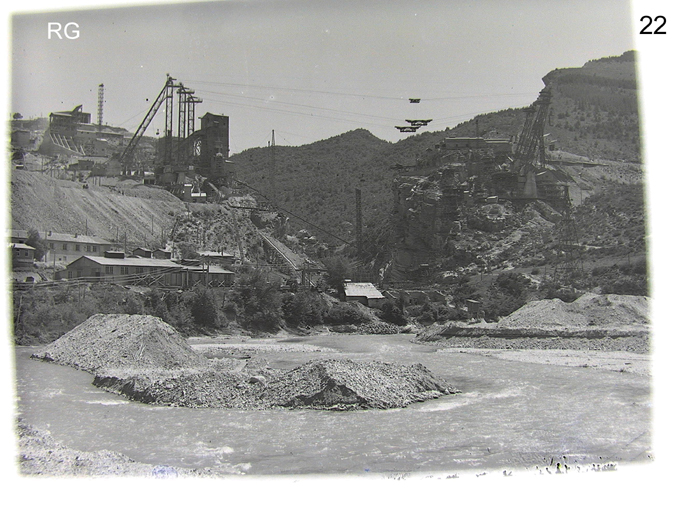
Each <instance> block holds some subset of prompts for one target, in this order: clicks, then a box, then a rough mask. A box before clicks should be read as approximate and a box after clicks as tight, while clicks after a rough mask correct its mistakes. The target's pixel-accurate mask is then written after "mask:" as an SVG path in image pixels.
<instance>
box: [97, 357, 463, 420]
mask: <svg viewBox="0 0 683 512" xmlns="http://www.w3.org/2000/svg"><path fill="white" fill-rule="evenodd" d="M94 384H95V385H96V386H99V387H101V388H104V389H106V390H108V391H111V392H115V393H119V394H122V395H124V396H127V397H128V398H130V399H132V400H136V401H139V402H143V403H148V404H156V405H171V406H177V407H217V408H226V409H271V408H277V407H287V408H293V409H299V408H311V409H328V410H348V409H389V408H397V407H405V406H407V405H409V404H411V403H413V402H421V401H424V400H428V399H432V398H438V397H440V396H442V395H445V394H451V393H454V391H453V390H450V389H449V388H448V385H447V384H446V383H445V382H443V381H441V380H439V379H437V378H435V377H434V376H433V375H432V374H431V373H430V371H429V370H428V369H427V368H425V367H424V366H422V365H421V364H415V365H411V366H403V365H398V364H391V363H382V362H376V361H373V362H355V361H351V360H347V359H345V360H335V359H329V360H322V361H312V362H309V363H306V364H304V365H302V366H298V367H297V368H294V369H293V370H290V371H284V370H273V369H271V368H263V369H261V370H260V371H258V372H256V373H254V372H253V371H245V372H239V373H237V372H233V373H230V372H225V371H217V370H215V369H211V368H200V369H188V368H186V369H183V370H151V369H146V370H135V371H134V370H126V369H120V368H119V369H112V370H109V371H103V372H100V373H99V374H98V375H97V376H96V377H95V381H94Z"/></svg>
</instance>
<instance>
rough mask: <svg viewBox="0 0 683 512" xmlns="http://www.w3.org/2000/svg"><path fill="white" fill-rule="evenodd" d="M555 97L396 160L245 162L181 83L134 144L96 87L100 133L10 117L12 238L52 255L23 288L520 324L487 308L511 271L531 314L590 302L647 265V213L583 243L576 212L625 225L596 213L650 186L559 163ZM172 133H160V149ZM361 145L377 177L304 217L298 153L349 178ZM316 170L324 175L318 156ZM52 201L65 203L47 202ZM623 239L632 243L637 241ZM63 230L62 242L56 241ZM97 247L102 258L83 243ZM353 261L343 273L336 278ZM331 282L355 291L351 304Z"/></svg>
mask: <svg viewBox="0 0 683 512" xmlns="http://www.w3.org/2000/svg"><path fill="white" fill-rule="evenodd" d="M620 65H621V63H620ZM625 65H630V63H629V62H626V63H625ZM568 71H572V70H568ZM544 85H545V86H544V88H543V89H542V90H541V91H540V93H539V94H538V97H537V99H536V101H534V102H533V103H532V104H531V105H529V106H528V107H526V108H524V109H521V110H519V111H511V112H510V113H506V112H503V113H502V114H501V115H500V116H498V118H497V117H495V116H496V114H493V115H492V116H488V117H487V116H477V117H476V118H474V119H473V120H471V121H468V122H467V123H463V124H462V125H461V126H459V127H457V129H454V130H447V131H444V132H434V133H429V132H425V133H421V134H419V135H408V136H407V138H406V139H404V140H403V141H401V142H399V143H397V144H396V147H397V149H398V147H399V146H400V145H406V146H407V145H408V144H409V143H411V144H413V145H415V144H416V143H417V142H418V141H419V142H420V145H419V146H418V148H419V149H420V151H419V152H417V153H413V154H414V155H415V156H414V157H412V158H401V159H399V158H396V160H397V163H394V164H390V163H389V162H390V161H391V159H392V158H393V157H391V156H389V155H390V154H389V153H388V152H387V150H386V146H384V145H383V144H386V143H382V144H380V143H381V141H379V140H377V142H376V141H375V139H373V138H372V136H371V135H369V134H367V135H366V134H365V133H362V132H357V131H354V132H349V133H348V134H343V135H341V136H339V137H336V138H335V140H334V143H335V144H336V145H339V144H340V143H341V144H348V146H340V150H339V152H337V150H335V151H334V152H330V151H329V150H328V149H327V147H332V146H331V145H332V142H333V141H332V140H330V141H320V142H318V143H314V144H312V145H309V146H304V147H302V148H300V149H299V148H286V147H281V146H276V144H275V131H274V130H273V132H272V138H271V140H270V141H269V143H268V147H265V148H253V149H250V150H247V151H245V152H243V153H240V154H237V155H231V152H230V137H231V134H230V118H229V116H227V115H224V114H214V113H211V112H205V113H204V114H203V115H201V116H200V117H199V121H198V122H197V118H198V116H197V109H198V108H199V106H200V105H201V104H202V99H201V98H199V97H198V96H197V95H196V93H195V90H194V89H192V88H189V87H187V86H185V85H184V84H183V82H181V81H179V80H177V79H175V78H173V77H171V76H170V75H167V76H166V78H165V81H164V82H163V86H162V88H161V90H160V91H159V92H158V94H157V96H156V98H155V100H154V101H153V102H151V106H150V107H149V108H148V110H147V111H146V113H145V115H144V117H143V119H142V121H141V122H140V124H139V125H138V127H137V129H136V130H135V131H134V132H132V133H131V132H129V131H127V130H124V129H122V128H116V127H112V126H109V125H107V124H106V123H105V121H104V84H100V85H99V87H98V89H97V91H98V97H97V99H98V103H97V104H98V108H97V120H96V122H92V119H91V117H92V116H91V114H89V113H87V112H85V111H84V110H83V107H82V105H79V106H77V107H75V108H74V109H73V110H71V111H59V112H52V113H51V114H50V116H49V120H48V122H47V123H45V122H42V121H41V120H23V119H19V118H15V119H14V120H13V121H12V128H13V137H12V140H13V164H14V165H13V167H14V178H13V182H12V185H13V195H12V197H13V210H14V212H15V216H14V219H13V230H14V231H17V233H16V235H17V236H14V235H13V236H12V237H11V239H12V242H14V243H16V244H24V243H25V242H26V239H27V237H28V230H30V229H36V230H37V231H38V234H39V235H41V236H42V239H43V241H45V242H46V243H47V244H48V245H49V247H48V248H47V251H46V256H43V257H42V262H40V264H39V265H38V266H39V269H38V270H39V271H36V268H24V269H21V270H23V273H21V274H18V279H19V281H20V284H25V283H37V284H40V283H43V284H45V285H48V284H50V282H54V281H61V282H64V281H71V282H76V281H79V280H83V281H84V282H110V283H117V284H121V285H126V286H131V285H132V286H150V285H154V286H160V287H162V288H164V287H165V288H174V287H175V288H177V287H180V288H183V289H185V288H192V287H194V286H195V285H196V284H205V285H209V286H213V285H215V286H218V287H226V286H227V287H229V286H232V283H234V282H235V281H236V280H238V279H239V276H240V274H242V273H244V272H245V271H246V270H248V269H253V268H258V269H260V271H261V272H266V273H267V275H268V280H269V281H272V282H276V283H278V285H279V286H280V287H281V288H282V289H283V290H296V289H299V288H301V289H310V288H313V289H317V290H319V291H323V290H325V289H326V288H327V289H328V290H329V289H334V288H335V287H336V288H337V290H338V295H339V298H348V297H355V299H354V300H360V301H361V302H363V303H364V304H366V305H368V304H374V308H375V309H376V310H381V308H382V302H383V301H384V302H389V303H391V304H401V305H402V306H401V308H402V309H403V311H407V310H406V309H405V308H406V307H407V308H409V309H410V312H409V313H408V316H409V317H411V318H415V317H416V316H417V317H419V318H421V319H422V320H421V321H427V322H429V321H433V320H436V319H437V318H438V319H446V318H448V319H454V318H456V319H463V318H470V319H478V318H484V317H485V316H488V318H489V319H490V320H494V319H495V318H497V317H498V316H500V315H501V314H507V313H509V312H510V311H508V310H507V308H504V309H503V310H499V309H498V308H497V307H492V306H491V305H488V306H487V301H488V299H487V297H489V296H490V294H491V292H490V290H491V289H495V287H496V282H497V280H498V279H499V278H505V277H506V276H505V275H506V273H509V272H516V273H518V274H521V275H522V276H523V277H520V278H519V279H521V280H522V281H524V282H525V283H526V284H525V286H526V287H527V288H529V290H531V291H530V295H528V296H526V298H525V299H524V300H530V299H533V298H545V297H544V294H546V293H549V292H548V290H547V289H550V288H552V289H565V290H571V289H575V290H585V291H588V290H591V289H593V288H595V287H596V283H597V281H596V279H593V277H594V276H593V274H594V273H595V272H597V271H595V270H594V269H595V268H596V267H597V268H598V270H599V269H600V268H602V267H601V265H604V264H607V263H609V264H610V265H613V264H615V263H616V264H619V265H628V268H629V269H630V267H631V259H632V255H633V260H634V264H636V263H637V264H640V260H641V259H642V257H643V254H644V253H643V251H644V242H643V236H642V234H641V232H640V231H639V230H640V229H643V228H642V227H641V224H642V220H643V219H642V209H641V210H638V209H637V210H634V212H633V214H634V215H636V216H638V215H640V217H638V219H639V220H638V219H635V217H634V220H636V222H635V224H634V223H633V222H631V221H628V220H626V218H624V221H623V222H622V220H619V222H620V223H622V224H624V227H621V228H619V229H612V228H611V227H610V228H607V227H606V228H605V229H608V231H609V233H605V232H601V233H598V232H597V231H596V230H595V229H594V228H591V229H592V232H591V233H588V232H587V231H584V232H583V233H581V232H580V230H579V229H578V228H577V225H578V223H577V219H576V216H577V212H578V213H580V214H581V215H583V216H584V222H583V224H584V226H586V225H588V224H590V223H588V224H587V223H586V221H585V216H586V215H593V216H595V215H596V214H598V213H599V214H600V215H605V214H606V215H607V217H606V218H605V219H604V220H607V221H608V222H609V223H614V222H615V221H616V220H618V218H617V217H614V216H613V215H612V216H610V214H609V213H608V212H607V213H601V212H602V210H603V209H604V208H603V205H601V204H599V203H595V204H593V203H591V201H592V199H591V196H594V195H596V196H597V195H599V194H600V193H602V192H601V191H602V190H606V189H609V188H610V187H612V186H613V185H612V184H623V186H626V187H631V186H632V185H633V186H637V183H640V182H641V176H642V174H641V170H640V167H639V166H638V165H636V164H628V163H622V162H616V161H608V160H599V159H591V158H587V157H585V156H581V155H578V154H575V153H571V152H569V151H566V150H563V149H562V146H563V144H568V143H567V142H566V138H563V140H565V142H564V143H563V142H560V141H558V140H556V139H555V138H553V136H552V135H551V134H552V133H560V134H561V133H562V131H561V129H560V126H562V125H561V124H560V123H558V119H563V118H566V116H567V115H568V114H564V113H560V114H558V113H557V109H558V108H559V106H561V105H564V103H563V102H566V97H565V96H566V92H564V90H563V89H562V84H561V81H559V82H558V74H557V73H555V72H553V73H551V74H549V75H548V76H546V77H544ZM563 94H564V96H563ZM410 103H412V104H418V103H419V99H417V98H412V99H411V100H410ZM565 108H567V107H565ZM501 116H502V117H501ZM504 116H507V118H506V117H504ZM155 119H156V123H155V124H153V121H154V120H155ZM431 121H432V120H431V119H406V123H408V125H406V126H397V127H396V128H397V129H399V131H401V132H408V133H412V134H415V133H416V132H418V131H419V130H421V129H423V128H425V127H426V126H427V125H428V124H429V123H430V122H431ZM159 122H162V123H163V128H157V129H156V133H155V134H153V135H150V134H149V133H148V130H149V129H150V127H151V126H159ZM565 125H566V123H565ZM368 135H369V136H368ZM345 139H348V140H349V142H348V143H346V142H344V140H345ZM429 141H434V142H432V143H428V142H429ZM362 144H367V145H368V147H374V146H373V145H375V146H376V147H377V148H378V149H377V153H375V154H373V153H369V155H370V157H369V158H368V160H367V164H366V166H367V169H368V170H366V171H364V172H366V173H367V174H370V169H373V176H372V177H370V179H365V178H363V174H362V173H361V174H360V179H354V178H351V179H349V177H344V176H342V174H341V171H339V172H337V174H336V176H338V177H339V178H340V180H343V181H341V182H340V184H339V187H338V188H337V189H335V190H332V189H334V188H335V186H334V182H333V181H330V180H327V181H326V182H325V183H322V182H321V183H319V189H320V190H319V191H316V190H314V191H313V197H314V201H315V203H314V204H313V205H312V206H313V208H311V207H310V206H309V207H307V208H301V207H300V206H299V205H298V204H295V203H293V202H292V201H291V200H289V201H288V197H291V196H288V195H287V194H283V193H282V192H281V190H279V189H283V188H285V187H283V186H280V184H281V183H283V180H285V179H286V178H287V176H288V175H289V174H290V173H291V172H292V164H289V163H288V161H289V160H288V158H289V159H290V160H291V158H290V157H288V156H287V155H291V154H293V153H294V152H295V151H298V154H301V155H304V154H307V153H309V152H311V151H312V150H313V149H314V147H317V146H320V149H316V150H315V152H313V153H311V154H312V155H314V156H313V157H312V158H320V156H318V155H325V154H326V153H330V154H331V155H332V157H331V158H332V160H331V164H330V163H323V166H327V167H328V170H329V165H337V166H339V168H340V169H344V167H345V166H346V165H347V164H345V163H344V162H343V161H342V159H343V158H344V155H345V154H347V153H349V152H350V151H351V152H352V151H354V150H356V149H357V148H358V149H359V150H360V145H362ZM347 147H348V149H347ZM323 148H325V149H323ZM404 153H405V152H404ZM374 155H376V156H374ZM380 155H384V156H381V158H380ZM297 158H300V157H297ZM376 162H377V163H376ZM297 165H302V166H303V164H297ZM376 166H380V167H379V168H378V170H377V172H375V171H374V168H375V167H376ZM311 167H312V168H314V169H316V168H317V172H320V173H323V172H324V171H323V169H321V161H320V160H318V161H317V167H316V165H313V166H311ZM357 167H358V166H357ZM361 171H362V167H361ZM354 172H356V171H354ZM356 175H358V174H356ZM320 176H321V177H322V176H323V174H321V175H320ZM289 179H290V181H292V183H293V184H294V186H295V188H297V187H298V188H300V189H301V192H302V194H301V195H302V196H303V195H304V193H308V192H307V190H306V188H307V187H310V186H311V185H310V183H303V182H300V181H297V180H298V179H299V178H297V176H295V175H293V176H291V177H290V178H289ZM271 182H272V183H271ZM274 184H275V185H274ZM378 184H379V188H380V190H381V194H382V195H381V196H379V197H377V196H375V193H374V190H376V189H377V185H378ZM634 184H636V185H634ZM289 186H291V185H287V187H289ZM330 187H332V189H330V191H328V190H327V188H330ZM373 187H374V188H373ZM314 189H315V186H314ZM634 191H635V189H634ZM46 194H52V195H53V196H54V198H55V201H44V200H43V199H44V197H45V196H46ZM295 197H296V196H295ZM323 198H324V199H323ZM339 201H341V202H342V203H344V204H342V206H343V209H342V212H343V215H340V213H342V212H340V211H339V209H338V207H337V204H338V202H339ZM584 203H585V204H586V205H590V207H589V209H586V207H585V206H584ZM290 204H293V205H294V206H290ZM377 204H380V205H383V206H382V209H379V208H378V207H377V206H376V205H377ZM58 205H68V206H67V207H66V209H65V208H64V206H58ZM309 205H310V203H309ZM347 205H348V208H347ZM639 211H640V212H641V213H638V212H639ZM629 215H631V213H629ZM601 222H602V221H601ZM620 225H621V224H620ZM377 226H379V227H380V228H381V230H378V228H377ZM626 226H628V230H629V232H630V231H632V230H633V229H635V230H636V231H637V233H636V232H635V231H634V235H635V236H628V237H625V236H624V235H625V233H626V229H627V228H626ZM22 230H23V234H22V233H20V231H22ZM53 232H57V234H59V236H61V238H59V243H58V244H57V242H56V240H57V238H55V236H53V235H52V233H53ZM69 236H73V237H74V238H76V239H77V238H78V237H79V236H80V237H81V239H80V243H79V240H74V241H73V243H69V242H70V240H68V237H69ZM93 236H95V237H96V238H98V239H99V240H100V241H98V242H97V244H99V245H97V246H96V245H94V244H95V242H89V243H85V242H84V240H85V238H83V237H93ZM608 238H609V245H610V247H606V246H605V244H606V242H607V240H608ZM615 244H616V247H614V248H612V247H611V246H612V245H615ZM626 245H628V247H627V246H626ZM619 246H621V247H619ZM79 247H81V248H80V249H79ZM84 247H85V248H87V251H86V250H85V249H84ZM17 251H19V246H17ZM79 251H81V252H80V253H79ZM615 251H616V252H615ZM88 253H89V254H88ZM603 254H604V255H608V254H609V257H608V258H607V259H605V258H604V257H603V256H602V255H603ZM21 256H22V257H26V256H25V255H21ZM81 256H82V258H84V259H81ZM140 258H142V259H145V260H146V261H145V263H144V264H142V263H141V261H142V260H141V259H140ZM335 258H336V259H337V261H336V262H335V261H334V260H335ZM339 258H341V259H342V260H343V262H344V264H343V265H341V267H339V268H337V269H336V270H335V269H334V268H333V267H334V266H335V264H336V263H339ZM610 258H611V259H610ZM76 260H79V261H76ZM162 260H165V261H162ZM603 262H605V263H603ZM337 266H338V265H337ZM27 267H28V265H27ZM34 267H35V266H34ZM625 268H626V267H625ZM600 271H601V272H602V270H600ZM628 271H629V272H630V270H628ZM620 272H622V271H620ZM622 273H623V272H622ZM336 274H343V275H340V276H337V275H336ZM192 276H195V277H192ZM332 276H334V277H332ZM501 276H502V277H501ZM639 276H640V274H639ZM335 279H342V280H343V281H347V282H348V283H349V286H350V287H349V288H348V290H346V291H347V292H348V293H344V291H343V289H342V286H341V285H339V284H333V282H334V281H335ZM638 279H640V277H638ZM15 281H16V279H15ZM598 281H599V280H598ZM638 282H639V283H640V281H638ZM356 283H360V284H363V283H366V284H363V286H365V287H366V289H367V292H363V293H362V294H361V296H358V297H356V295H355V294H356V293H357V290H360V289H363V286H361V287H358V286H357V285H356ZM464 285H466V286H464ZM492 287H493V288H492ZM642 289H643V288H642V286H641V285H640V284H639V285H638V286H637V287H636V288H634V290H638V291H641V290H642ZM553 293H555V292H553ZM567 293H570V295H572V294H573V295H574V296H576V294H577V293H578V292H567ZM463 294H468V295H467V296H463ZM379 297H381V298H382V299H383V301H382V300H380V301H378V300H377V299H378V298H379ZM426 304H427V305H431V306H430V308H431V309H430V311H428V312H427V310H426V309H425V308H427V306H426ZM515 304H517V305H520V306H521V305H523V302H522V303H517V302H515ZM484 312H485V313H484ZM430 319H431V320H430Z"/></svg>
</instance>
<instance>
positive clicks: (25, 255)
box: [10, 243, 36, 269]
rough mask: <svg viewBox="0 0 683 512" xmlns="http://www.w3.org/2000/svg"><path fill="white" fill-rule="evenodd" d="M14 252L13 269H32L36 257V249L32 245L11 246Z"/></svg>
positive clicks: (19, 244) (18, 244)
mask: <svg viewBox="0 0 683 512" xmlns="http://www.w3.org/2000/svg"><path fill="white" fill-rule="evenodd" d="M10 249H11V251H12V268H13V269H18V268H31V267H33V259H34V257H35V253H36V249H35V248H34V247H31V246H30V245H26V244H22V243H14V244H10Z"/></svg>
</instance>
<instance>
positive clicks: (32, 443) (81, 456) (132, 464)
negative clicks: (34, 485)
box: [17, 419, 211, 478]
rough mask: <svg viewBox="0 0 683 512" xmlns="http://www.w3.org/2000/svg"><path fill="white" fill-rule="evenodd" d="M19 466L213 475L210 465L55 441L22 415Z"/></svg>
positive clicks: (43, 471)
mask: <svg viewBox="0 0 683 512" xmlns="http://www.w3.org/2000/svg"><path fill="white" fill-rule="evenodd" d="M17 438H18V443H19V461H18V462H19V463H18V470H19V473H20V474H22V475H27V476H52V477H54V476H57V477H65V476H80V477H83V476H88V477H97V476H137V477H153V478H174V477H199V476H211V471H210V470H208V469H206V470H204V469H184V468H176V467H171V466H162V465H153V464H143V463H140V462H136V461H134V460H133V459H131V458H130V457H127V456H126V455H123V454H121V453H117V452H113V451H110V450H98V451H95V452H85V451H81V450H74V449H73V448H69V447H67V446H64V445H63V444H61V443H58V442H57V441H55V439H54V438H53V437H52V435H51V434H50V432H48V431H47V430H42V429H38V428H36V427H34V426H32V425H29V424H28V423H26V422H25V421H23V420H22V419H19V422H18V425H17Z"/></svg>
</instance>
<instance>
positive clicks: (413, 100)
mask: <svg viewBox="0 0 683 512" xmlns="http://www.w3.org/2000/svg"><path fill="white" fill-rule="evenodd" d="M408 100H409V101H410V103H420V98H408Z"/></svg>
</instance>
